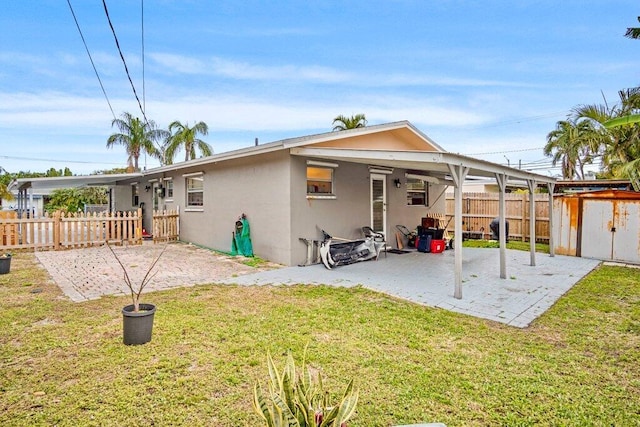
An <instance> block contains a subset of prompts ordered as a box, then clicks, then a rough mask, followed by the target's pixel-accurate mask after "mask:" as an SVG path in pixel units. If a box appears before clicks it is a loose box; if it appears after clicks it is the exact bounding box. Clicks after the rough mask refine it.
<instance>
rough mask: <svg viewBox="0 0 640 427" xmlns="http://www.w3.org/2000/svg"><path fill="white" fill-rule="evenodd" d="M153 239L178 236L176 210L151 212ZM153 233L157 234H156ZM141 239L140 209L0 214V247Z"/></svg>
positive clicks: (61, 246)
mask: <svg viewBox="0 0 640 427" xmlns="http://www.w3.org/2000/svg"><path fill="white" fill-rule="evenodd" d="M153 230H154V236H153V240H154V241H169V240H178V237H179V236H178V213H177V212H176V211H156V212H154V214H153ZM156 233H157V234H156ZM105 242H109V243H114V244H122V243H125V242H126V243H128V244H141V243H142V211H141V210H140V209H138V210H137V211H129V212H101V213H87V214H85V213H64V212H55V213H53V214H51V215H45V216H43V217H40V218H17V217H16V216H13V217H11V218H1V217H0V250H5V249H53V250H60V249H72V248H83V247H89V246H96V245H102V244H104V243H105Z"/></svg>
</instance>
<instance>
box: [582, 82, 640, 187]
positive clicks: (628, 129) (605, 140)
mask: <svg viewBox="0 0 640 427" xmlns="http://www.w3.org/2000/svg"><path fill="white" fill-rule="evenodd" d="M618 96H619V98H620V102H619V103H617V104H614V105H613V106H611V107H609V106H608V105H607V104H605V105H583V106H579V107H576V108H574V109H573V114H574V117H577V118H586V119H588V120H590V121H591V122H592V123H593V124H594V126H595V127H596V128H597V129H598V134H599V138H600V144H601V145H600V146H601V149H602V161H603V168H604V173H605V176H608V177H611V178H629V179H631V181H632V184H633V185H634V187H637V188H638V189H639V190H640V162H638V161H637V159H638V158H639V156H640V125H639V124H638V123H634V121H633V119H632V118H633V117H635V116H638V112H640V88H631V89H625V90H621V91H619V92H618Z"/></svg>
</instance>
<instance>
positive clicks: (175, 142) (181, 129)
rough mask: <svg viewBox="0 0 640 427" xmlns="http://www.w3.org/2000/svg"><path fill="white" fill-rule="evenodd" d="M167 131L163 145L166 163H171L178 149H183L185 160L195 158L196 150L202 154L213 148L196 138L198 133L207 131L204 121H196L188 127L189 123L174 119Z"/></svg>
mask: <svg viewBox="0 0 640 427" xmlns="http://www.w3.org/2000/svg"><path fill="white" fill-rule="evenodd" d="M169 133H170V136H169V137H168V138H167V144H166V145H165V146H164V147H163V151H164V157H165V159H164V161H165V163H166V164H168V165H170V164H172V163H173V158H174V157H175V155H176V153H177V152H178V151H179V150H180V149H183V150H184V151H185V154H184V160H185V161H187V160H192V159H195V158H196V150H197V151H200V153H201V154H202V156H210V155H212V154H213V148H211V146H210V145H209V144H207V143H206V142H204V141H203V140H201V139H199V138H198V134H201V135H207V134H208V133H209V128H208V127H207V124H206V123H205V122H198V123H196V124H195V125H193V126H192V127H189V123H185V124H183V123H181V122H179V121H178V120H176V121H173V122H171V124H169Z"/></svg>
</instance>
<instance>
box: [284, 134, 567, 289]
mask: <svg viewBox="0 0 640 427" xmlns="http://www.w3.org/2000/svg"><path fill="white" fill-rule="evenodd" d="M409 127H410V128H412V126H411V125H409ZM414 130H415V132H416V133H417V134H418V136H420V137H423V138H426V137H425V136H424V135H423V134H421V133H420V132H419V131H417V129H415V128H414ZM426 141H427V142H430V141H429V140H428V139H427V140H426ZM290 151H291V154H292V155H296V156H304V157H311V158H318V159H326V160H342V161H346V162H353V163H361V164H367V165H371V166H383V167H388V168H400V169H406V170H408V171H412V173H414V174H415V173H416V172H417V173H418V174H419V175H424V176H425V179H426V180H427V181H430V182H433V183H437V184H443V185H452V186H453V187H454V199H455V210H454V221H455V229H456V230H462V184H463V183H464V181H465V179H466V178H468V177H483V178H493V179H495V180H496V182H497V183H498V186H499V187H500V201H499V218H500V229H501V230H504V229H505V228H506V227H505V197H504V194H505V192H506V191H505V189H506V182H507V179H509V180H511V181H514V180H516V181H517V180H521V181H524V182H526V183H527V186H528V188H529V194H530V195H532V194H533V193H534V190H535V188H536V187H537V186H538V185H539V184H546V185H547V188H548V190H549V229H550V236H549V252H550V256H554V249H553V237H552V236H553V232H552V230H553V220H552V217H553V211H552V209H553V187H554V184H555V181H556V180H555V178H552V177H548V176H544V175H539V174H535V173H531V172H527V171H523V170H520V169H514V168H510V167H506V166H502V165H498V164H495V163H491V162H487V161H484V160H478V159H474V158H472V157H467V156H462V155H459V154H453V153H448V152H440V151H404V150H399V151H394V150H376V149H372V150H363V149H348V148H346V149H345V148H328V147H321V148H314V147H312V146H311V147H310V146H306V147H292V148H291V149H290ZM530 201H531V202H530V203H529V218H530V221H529V223H530V230H529V235H530V236H531V238H530V239H529V240H530V265H531V266H535V240H536V239H535V235H536V233H535V202H534V198H530ZM454 252H455V259H454V263H455V288H454V297H455V298H458V299H460V298H462V233H455V235H454ZM500 277H501V278H503V279H506V278H507V272H506V236H505V234H504V233H500Z"/></svg>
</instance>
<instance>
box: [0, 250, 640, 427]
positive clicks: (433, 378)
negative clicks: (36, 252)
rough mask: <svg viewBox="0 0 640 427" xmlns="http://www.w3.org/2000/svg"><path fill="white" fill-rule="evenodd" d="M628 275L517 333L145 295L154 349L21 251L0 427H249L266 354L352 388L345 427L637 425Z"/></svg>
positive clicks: (5, 284) (635, 272)
mask: <svg viewBox="0 0 640 427" xmlns="http://www.w3.org/2000/svg"><path fill="white" fill-rule="evenodd" d="M639 283H640V269H625V268H622V267H602V268H599V269H597V270H595V271H594V272H592V273H591V274H590V275H589V277H587V278H586V279H585V280H583V281H581V282H580V283H578V284H577V285H576V286H575V287H574V288H573V289H572V290H571V291H570V292H569V293H568V294H567V295H566V296H564V297H563V298H562V299H561V300H560V301H559V302H558V303H557V304H556V305H555V306H554V307H553V308H552V309H551V310H549V311H548V312H547V313H546V314H544V315H543V316H542V317H541V318H540V319H538V320H537V321H536V322H534V324H533V325H532V326H531V327H529V328H527V329H516V328H512V327H508V326H505V325H502V324H498V323H494V322H490V321H485V320H481V319H477V318H472V317H468V316H464V315H460V314H455V313H450V312H447V311H444V310H438V309H432V308H426V307H421V306H418V305H414V304H410V303H408V302H405V301H400V300H396V299H394V298H391V297H387V296H384V295H381V294H378V293H375V292H371V291H368V290H366V289H364V288H354V289H335V288H330V287H324V286H302V285H300V286H287V287H234V286H215V285H211V286H198V287H192V288H183V289H178V290H173V291H166V292H161V293H154V294H148V295H147V297H146V298H144V300H145V301H147V302H153V303H155V304H156V305H157V307H158V311H157V313H156V321H155V329H154V336H153V340H152V341H151V342H150V343H148V344H146V345H144V346H132V347H127V346H124V345H123V344H122V336H121V334H122V332H121V322H122V316H121V314H120V310H121V308H122V307H123V306H124V305H126V304H128V303H129V301H128V299H126V298H115V297H111V298H102V299H100V300H96V301H91V302H86V303H71V302H69V301H68V300H67V299H66V298H64V296H63V295H62V294H61V292H60V291H59V289H58V288H57V287H56V286H54V285H52V284H51V283H50V282H49V281H48V279H47V276H46V273H45V272H44V271H42V270H41V269H40V268H39V267H38V264H37V262H36V261H35V258H34V256H33V255H32V254H28V253H23V254H15V255H14V259H13V261H12V269H11V273H10V274H7V275H0V425H2V426H34V425H35V426H38V425H46V426H52V425H57V426H124V425H128V426H147V425H155V426H169V425H174V426H176V425H188V426H200V425H208V426H245V425H246V426H257V425H259V423H258V418H257V416H256V415H254V413H253V410H252V407H251V393H252V386H253V383H254V382H255V381H256V380H257V379H260V380H263V382H264V379H266V376H267V373H266V364H265V356H266V352H267V350H269V351H270V352H271V353H272V355H274V359H275V361H276V364H277V365H278V366H282V362H283V360H284V357H283V355H284V354H285V353H286V351H287V349H291V350H292V351H293V354H294V356H295V357H296V359H297V360H298V361H299V360H300V358H301V356H302V351H303V349H304V347H305V345H307V344H308V345H309V354H308V360H309V362H310V364H311V365H312V366H313V367H314V368H317V369H320V370H322V372H323V379H324V380H325V386H326V388H328V389H330V390H333V391H335V393H336V394H337V393H338V392H341V391H342V387H343V386H344V385H345V384H346V383H347V380H348V379H349V378H355V380H356V383H357V387H358V388H359V389H360V401H359V404H358V410H357V415H356V417H355V418H354V419H353V420H352V421H350V422H349V427H353V426H390V425H393V424H411V423H418V422H434V421H439V422H444V423H446V424H447V426H462V425H464V426H469V425H478V426H487V425H495V426H506V425H508V426H527V425H531V426H538V425H554V426H557V425H575V426H584V425H603V426H604V425H607V426H609V425H616V426H631V425H640V287H639Z"/></svg>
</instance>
